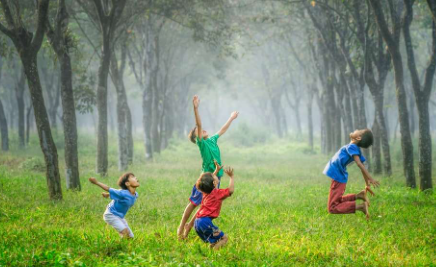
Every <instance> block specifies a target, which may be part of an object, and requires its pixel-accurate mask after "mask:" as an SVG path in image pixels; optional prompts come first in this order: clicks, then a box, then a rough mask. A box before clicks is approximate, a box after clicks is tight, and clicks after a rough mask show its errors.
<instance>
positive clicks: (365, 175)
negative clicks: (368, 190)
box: [353, 155, 380, 187]
mask: <svg viewBox="0 0 436 267" xmlns="http://www.w3.org/2000/svg"><path fill="white" fill-rule="evenodd" d="M353 158H354V161H355V162H356V164H357V166H358V167H359V169H360V171H361V172H362V175H363V179H365V183H366V186H367V187H370V186H371V185H374V186H379V185H380V183H379V182H378V181H377V180H374V179H372V177H371V175H370V174H369V172H368V170H367V169H366V168H365V165H363V163H362V162H361V161H360V157H359V156H358V155H354V156H353Z"/></svg>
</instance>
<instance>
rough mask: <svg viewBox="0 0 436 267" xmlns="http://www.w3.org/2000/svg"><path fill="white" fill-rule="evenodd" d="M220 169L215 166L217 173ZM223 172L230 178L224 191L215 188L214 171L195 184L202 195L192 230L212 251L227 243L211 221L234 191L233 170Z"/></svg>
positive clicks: (225, 237)
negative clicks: (193, 229)
mask: <svg viewBox="0 0 436 267" xmlns="http://www.w3.org/2000/svg"><path fill="white" fill-rule="evenodd" d="M217 165H218V164H217ZM221 168H222V166H219V165H218V166H217V169H218V171H219V170H220V169H221ZM224 172H225V173H226V174H227V175H228V176H229V177H230V184H229V187H228V188H226V189H218V188H216V187H217V186H218V183H219V180H218V178H216V175H215V173H216V171H215V172H214V173H211V172H206V173H203V174H202V175H201V176H200V178H199V179H198V181H197V184H196V186H197V189H198V190H199V191H200V192H202V193H203V199H202V201H201V206H200V209H199V210H198V212H197V218H196V219H195V224H194V228H195V231H196V232H197V234H198V236H199V237H200V238H201V239H202V240H203V241H204V242H207V243H210V247H211V248H213V249H219V248H221V247H222V246H224V245H225V244H226V243H227V241H228V237H227V235H225V234H224V233H223V232H222V231H221V230H220V229H218V227H216V226H215V225H214V224H213V223H212V220H213V219H215V218H217V217H218V216H219V214H220V210H221V204H222V202H223V200H224V199H226V198H227V197H229V196H231V195H232V194H233V192H234V191H235V185H234V181H233V169H232V168H231V167H228V168H227V169H226V170H225V171H224Z"/></svg>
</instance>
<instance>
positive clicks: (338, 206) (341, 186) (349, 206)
mask: <svg viewBox="0 0 436 267" xmlns="http://www.w3.org/2000/svg"><path fill="white" fill-rule="evenodd" d="M346 186H347V184H345V183H339V182H337V181H335V180H333V179H332V183H331V185H330V194H329V200H328V211H329V213H333V214H346V213H355V212H356V195H346V196H343V195H344V192H345V188H346Z"/></svg>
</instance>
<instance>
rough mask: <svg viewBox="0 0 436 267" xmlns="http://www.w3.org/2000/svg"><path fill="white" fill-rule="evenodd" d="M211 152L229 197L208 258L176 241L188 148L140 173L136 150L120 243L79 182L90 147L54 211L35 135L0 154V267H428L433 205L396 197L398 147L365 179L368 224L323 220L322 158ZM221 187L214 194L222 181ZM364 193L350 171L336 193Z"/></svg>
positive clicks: (192, 240) (426, 198)
mask: <svg viewBox="0 0 436 267" xmlns="http://www.w3.org/2000/svg"><path fill="white" fill-rule="evenodd" d="M13 141H14V140H13ZM111 143H112V144H114V145H112V146H111V147H110V149H109V155H110V156H109V161H110V165H111V168H110V170H109V176H108V177H107V178H102V179H101V180H102V181H103V182H105V183H107V184H108V185H110V186H114V187H115V186H116V180H117V177H118V176H119V175H120V172H118V171H117V168H116V166H117V148H116V140H113V139H112V140H111ZM220 143H221V145H220V146H221V151H222V158H223V163H224V165H231V166H233V167H234V168H235V173H236V174H235V188H236V189H235V194H234V195H233V196H232V197H231V198H229V199H227V200H226V201H225V202H224V203H223V208H222V211H221V215H220V217H219V218H218V219H216V220H215V223H216V224H217V225H218V226H219V227H220V229H222V230H223V231H224V232H225V233H226V234H228V236H229V243H228V245H227V246H226V247H224V248H223V249H222V250H220V251H218V252H215V251H212V250H210V249H209V248H208V246H207V245H205V244H204V243H202V242H201V240H200V239H199V238H198V237H197V236H196V234H195V231H192V232H191V234H190V236H189V239H188V240H187V241H178V240H177V238H176V228H177V226H178V223H179V221H180V218H181V215H182V212H183V209H184V207H185V206H186V204H187V203H188V197H189V195H190V191H191V189H192V186H193V184H194V182H195V181H196V179H197V178H198V176H199V174H200V166H201V162H200V155H199V152H198V149H197V148H196V147H195V146H194V145H192V144H190V143H189V142H188V141H187V140H186V141H185V140H183V141H173V142H172V143H171V146H170V147H169V148H168V149H167V150H165V151H163V152H162V153H161V155H158V156H156V157H155V159H154V161H153V162H144V158H143V156H142V151H143V145H142V142H141V140H137V142H136V144H135V164H134V165H133V166H132V167H131V169H130V170H131V171H132V172H134V173H135V174H136V176H137V177H138V179H139V180H140V183H141V187H140V188H139V189H138V193H139V198H138V201H137V202H136V204H135V205H134V206H133V208H132V209H131V210H130V211H129V212H128V214H127V216H126V219H127V220H128V222H129V224H130V226H131V228H132V230H133V232H134V233H135V239H133V240H121V239H120V238H119V236H118V234H117V233H116V232H115V231H114V230H113V229H112V228H110V227H109V226H107V225H106V224H105V222H104V221H103V219H102V215H103V212H104V210H105V207H106V205H107V203H108V202H109V201H108V200H107V199H104V198H102V197H101V196H100V192H101V191H102V190H100V189H99V188H97V187H96V186H93V185H91V184H90V183H89V182H88V181H87V178H88V177H90V176H95V173H94V169H95V151H96V148H95V145H96V141H95V140H94V139H93V138H91V137H89V136H82V137H81V139H80V171H81V177H82V178H81V182H82V191H81V192H68V191H66V190H64V191H63V192H64V200H63V201H61V202H51V201H49V200H48V192H47V186H46V181H45V176H44V172H43V165H42V164H41V163H42V157H41V152H40V149H39V146H38V144H37V139H36V137H35V136H34V137H32V144H31V147H30V148H28V149H27V150H26V151H21V152H20V151H17V150H15V149H14V150H13V151H11V152H9V153H3V152H2V154H0V266H197V265H199V266H436V197H435V194H423V193H420V192H419V191H418V190H410V189H407V188H405V187H404V180H405V179H404V178H403V176H402V175H401V168H400V167H401V166H400V164H399V162H398V159H399V156H398V155H400V154H399V153H400V152H399V148H396V149H393V151H394V152H393V158H394V162H393V165H394V166H395V170H394V173H395V175H393V176H392V177H389V178H387V177H377V178H376V179H379V180H380V182H381V184H382V186H381V187H380V188H379V189H377V190H376V194H377V195H376V196H375V197H373V198H371V201H372V202H371V207H370V212H371V216H372V217H371V219H370V220H369V221H367V220H365V216H364V215H363V214H360V213H359V214H355V215H353V214H352V215H329V214H328V213H327V209H326V202H327V196H328V191H329V185H330V180H329V179H328V178H327V177H325V176H323V175H322V170H323V168H324V166H325V164H326V162H327V160H328V156H326V155H321V154H320V153H315V154H311V153H308V149H307V147H306V145H305V144H304V142H296V141H292V140H282V141H279V140H270V141H269V142H268V143H267V144H261V145H256V146H254V147H236V146H234V145H233V143H232V142H231V141H229V139H226V138H222V140H220ZM59 147H60V148H61V149H60V151H59V154H60V164H61V165H62V166H61V168H62V170H61V171H62V173H63V150H62V145H61V144H59ZM396 151H397V152H396ZM435 165H436V164H435ZM435 173H436V171H435ZM222 181H223V182H222V188H225V187H226V186H227V184H228V178H227V177H224V178H223V180H222ZM63 183H64V181H63ZM363 187H364V183H363V179H362V178H361V175H360V174H359V172H358V169H357V167H356V166H353V167H352V168H351V170H350V181H349V183H348V188H347V192H358V191H360V190H361V189H363Z"/></svg>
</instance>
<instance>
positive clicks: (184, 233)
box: [182, 211, 198, 238]
mask: <svg viewBox="0 0 436 267" xmlns="http://www.w3.org/2000/svg"><path fill="white" fill-rule="evenodd" d="M197 212H198V211H197ZM197 212H196V213H195V214H194V216H192V218H191V221H190V222H189V223H187V224H185V231H184V232H183V236H182V237H183V238H187V237H188V235H189V232H190V231H191V229H192V227H194V222H195V219H196V217H197Z"/></svg>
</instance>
